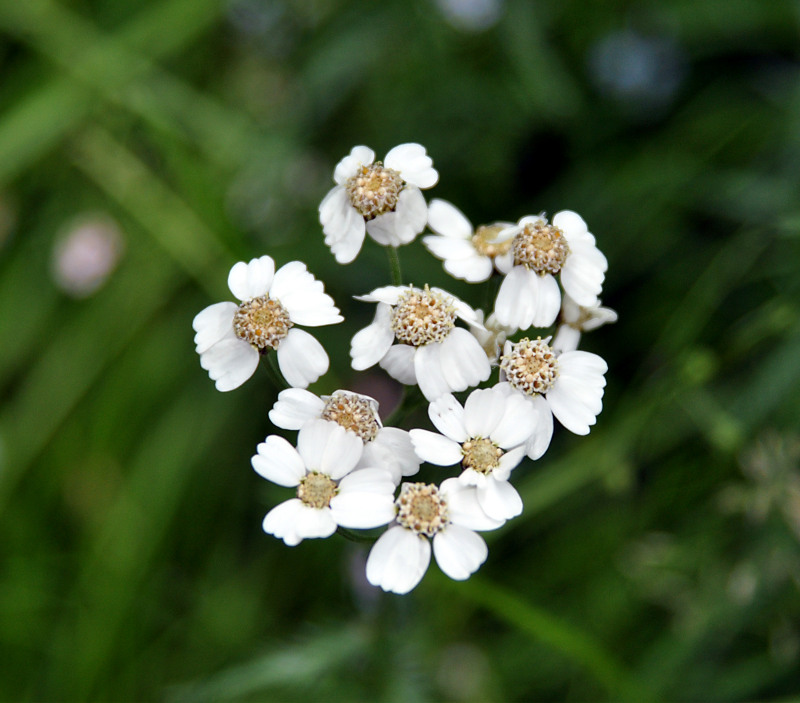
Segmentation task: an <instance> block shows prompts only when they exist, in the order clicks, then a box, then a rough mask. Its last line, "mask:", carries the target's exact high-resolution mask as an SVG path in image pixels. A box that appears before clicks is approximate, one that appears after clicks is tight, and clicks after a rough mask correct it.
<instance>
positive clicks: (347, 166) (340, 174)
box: [333, 146, 375, 185]
mask: <svg viewBox="0 0 800 703" xmlns="http://www.w3.org/2000/svg"><path fill="white" fill-rule="evenodd" d="M373 161H375V152H374V151H372V149H370V148H369V147H367V146H354V147H353V148H352V149H351V150H350V153H349V154H348V155H347V156H345V157H344V158H343V159H342V160H341V161H340V162H339V163H338V164H336V168H335V169H334V171H333V180H334V181H336V182H337V183H338V184H339V185H344V184H345V182H346V181H347V179H348V178H350V177H351V176H355V175H356V173H358V171H359V169H360V168H361V167H362V166H369V165H370V164H371V163H372V162H373Z"/></svg>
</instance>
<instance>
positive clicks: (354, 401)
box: [269, 388, 419, 485]
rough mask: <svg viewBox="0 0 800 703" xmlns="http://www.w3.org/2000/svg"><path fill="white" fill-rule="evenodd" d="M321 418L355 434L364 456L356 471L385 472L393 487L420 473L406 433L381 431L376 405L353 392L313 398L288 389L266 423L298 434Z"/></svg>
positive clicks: (385, 429)
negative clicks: (361, 445)
mask: <svg viewBox="0 0 800 703" xmlns="http://www.w3.org/2000/svg"><path fill="white" fill-rule="evenodd" d="M318 418H321V419H323V420H328V421H332V422H336V423H338V424H340V425H341V426H342V427H344V428H345V429H346V430H348V431H349V432H354V433H355V434H357V435H358V436H359V437H360V438H361V441H362V442H363V443H364V452H363V454H362V455H361V459H360V460H359V462H358V465H357V466H356V468H361V467H380V468H385V469H388V470H389V472H390V473H391V474H392V480H393V481H394V483H395V485H397V484H399V483H400V479H401V478H402V477H403V476H412V475H414V474H415V473H417V472H418V471H419V459H418V458H417V455H416V454H415V453H414V446H413V444H412V443H411V437H409V434H408V432H407V431H406V430H401V429H399V428H397V427H384V426H383V423H382V422H381V418H380V416H379V415H378V401H377V400H375V399H374V398H370V397H369V396H368V395H361V394H359V393H353V392H352V391H342V390H339V391H336V392H334V393H333V395H323V396H316V395H314V394H313V393H311V392H310V391H307V390H303V389H302V388H287V389H286V390H284V391H281V392H280V393H279V394H278V400H277V401H276V402H275V405H273V406H272V410H270V413H269V419H270V420H271V421H272V423H273V424H274V425H277V426H278V427H282V428H283V429H285V430H299V429H300V428H301V427H303V425H305V423H306V422H308V421H309V420H313V419H318Z"/></svg>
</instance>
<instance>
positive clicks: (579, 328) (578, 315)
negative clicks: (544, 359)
mask: <svg viewBox="0 0 800 703" xmlns="http://www.w3.org/2000/svg"><path fill="white" fill-rule="evenodd" d="M616 321H617V313H616V312H615V311H614V310H612V309H611V308H604V307H600V304H599V301H598V304H597V305H592V306H590V307H583V306H581V305H578V304H577V303H576V302H575V301H574V300H573V299H572V298H570V297H569V296H568V295H565V296H564V299H563V300H562V301H561V321H560V324H559V326H558V330H557V331H556V336H555V337H554V338H553V343H552V345H551V346H552V347H553V349H556V350H557V351H574V350H576V349H577V348H578V343H579V342H580V340H581V332H590V331H591V330H596V329H597V328H598V327H602V326H603V325H605V324H609V323H611V322H616Z"/></svg>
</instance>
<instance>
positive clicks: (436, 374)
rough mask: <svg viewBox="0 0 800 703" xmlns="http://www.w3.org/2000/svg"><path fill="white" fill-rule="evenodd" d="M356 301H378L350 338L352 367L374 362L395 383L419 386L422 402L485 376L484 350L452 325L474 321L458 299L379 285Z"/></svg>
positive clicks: (431, 290) (431, 291) (432, 291)
mask: <svg viewBox="0 0 800 703" xmlns="http://www.w3.org/2000/svg"><path fill="white" fill-rule="evenodd" d="M358 300H365V301H367V302H372V303H378V309H377V310H376V312H375V319H374V320H373V322H372V324H371V325H369V326H368V327H365V328H364V329H362V330H360V331H359V332H357V333H356V334H355V335H354V337H353V340H352V342H351V345H350V356H351V357H352V366H353V368H354V369H356V370H357V371H363V370H364V369H368V368H369V367H370V366H373V365H375V364H377V363H379V362H380V365H381V367H382V368H383V369H385V370H386V371H387V372H388V373H389V375H391V376H392V377H393V378H396V379H397V380H398V381H400V383H405V384H407V385H411V384H414V383H417V384H419V388H420V390H421V391H422V393H423V395H424V396H425V397H426V398H427V399H428V400H435V399H436V398H438V397H439V396H440V395H443V394H444V393H452V392H454V391H463V390H466V389H467V388H469V387H470V386H476V385H478V383H480V382H481V381H485V380H486V379H487V378H489V374H490V373H491V368H490V365H489V359H488V357H487V356H486V352H484V351H483V349H482V348H481V345H480V343H479V342H478V340H477V339H475V337H474V336H473V335H472V334H470V333H469V332H468V331H467V330H465V329H463V328H461V327H456V326H455V321H456V318H460V319H462V320H464V321H465V322H467V323H468V324H470V325H480V322H479V321H478V316H477V314H476V313H475V311H474V310H473V309H472V308H471V307H469V305H467V304H466V303H464V302H462V301H461V300H459V299H458V298H456V297H454V296H452V295H450V294H449V293H447V292H445V291H443V290H441V289H440V288H428V287H427V286H425V288H424V289H420V288H414V287H413V286H385V287H383V288H376V289H375V290H373V291H372V292H371V293H370V294H369V295H364V296H358ZM395 340H396V341H397V342H399V343H398V344H394V342H395Z"/></svg>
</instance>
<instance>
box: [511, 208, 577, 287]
mask: <svg viewBox="0 0 800 703" xmlns="http://www.w3.org/2000/svg"><path fill="white" fill-rule="evenodd" d="M512 247H513V250H514V264H515V265H516V266H527V267H528V268H529V269H531V270H532V271H536V273H538V274H539V275H540V276H544V275H545V274H547V273H552V274H556V273H558V272H559V271H560V270H561V269H562V267H563V266H564V262H565V261H566V260H567V255H568V254H569V245H568V244H567V240H566V238H565V237H564V233H563V232H562V231H561V230H560V229H559V228H558V227H553V225H548V224H545V223H544V222H542V221H537V222H534V223H529V224H527V225H525V226H524V227H523V228H522V230H521V231H520V232H519V233H518V234H517V236H516V237H514V239H513V243H512Z"/></svg>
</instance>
